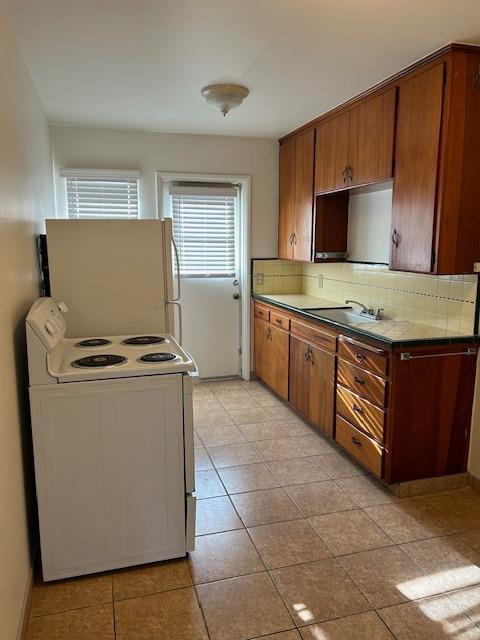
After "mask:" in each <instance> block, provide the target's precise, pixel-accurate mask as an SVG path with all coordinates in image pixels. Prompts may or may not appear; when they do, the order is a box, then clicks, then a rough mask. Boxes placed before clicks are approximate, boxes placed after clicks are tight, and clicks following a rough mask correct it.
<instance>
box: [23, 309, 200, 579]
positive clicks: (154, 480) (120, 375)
mask: <svg viewBox="0 0 480 640" xmlns="http://www.w3.org/2000/svg"><path fill="white" fill-rule="evenodd" d="M62 308H63V310H64V311H66V308H65V307H64V306H63V307H62V304H61V303H60V304H57V303H56V302H55V301H53V300H52V299H51V298H41V299H40V300H37V302H35V304H34V305H33V306H32V308H31V310H30V312H29V314H28V316H27V321H26V331H27V350H28V366H29V380H30V404H31V416H32V434H33V444H34V457H35V476H36V485H37V498H38V508H39V521H40V538H41V550H42V568H43V577H44V579H45V580H55V579H58V578H65V577H70V576H76V575H82V574H86V573H92V572H97V571H104V570H108V569H114V568H118V567H125V566H131V565H135V564H141V563H146V562H153V561H157V560H165V559H168V558H175V557H181V556H184V555H185V554H186V552H187V551H189V550H192V549H193V544H194V535H195V497H194V496H193V495H192V494H193V492H194V489H195V486H194V459H193V453H194V448H193V447H194V444H193V408H192V390H193V381H194V380H195V377H196V375H197V373H196V365H195V362H194V361H193V359H192V358H191V357H190V356H189V354H188V353H186V352H185V351H184V350H183V349H182V348H181V347H180V345H179V344H177V342H176V341H175V340H174V338H173V337H172V336H171V335H168V334H148V335H135V336H131V335H120V336H92V337H91V338H78V339H74V338H66V337H65V333H66V322H65V319H64V316H63V313H62Z"/></svg>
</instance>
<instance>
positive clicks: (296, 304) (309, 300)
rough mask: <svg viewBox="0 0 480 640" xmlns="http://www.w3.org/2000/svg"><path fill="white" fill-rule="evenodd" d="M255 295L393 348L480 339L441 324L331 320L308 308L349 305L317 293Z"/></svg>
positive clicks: (259, 298)
mask: <svg viewBox="0 0 480 640" xmlns="http://www.w3.org/2000/svg"><path fill="white" fill-rule="evenodd" d="M253 298H254V299H255V300H258V301H263V302H266V303H268V304H272V305H274V306H276V307H280V308H283V309H287V310H288V311H294V312H295V313H298V314H299V315H300V316H302V317H303V318H305V319H308V320H314V321H316V322H320V323H323V324H326V325H330V326H332V327H333V328H336V329H341V330H343V331H347V332H348V333H350V334H352V335H354V336H355V335H357V336H365V337H366V338H373V339H374V340H376V341H378V342H381V343H383V344H386V345H388V346H390V347H406V346H421V345H427V344H454V343H457V342H472V343H476V342H478V341H479V336H476V335H473V334H470V335H463V334H460V333H455V332H453V331H447V330H446V329H440V328H438V327H431V326H429V325H426V324H419V323H415V322H409V321H408V320H388V319H385V320H379V321H378V322H375V324H373V323H372V322H362V321H361V320H360V321H359V322H357V323H355V324H343V323H340V322H335V321H333V320H330V319H327V318H325V319H323V318H319V317H318V316H315V315H313V314H310V313H308V311H306V309H345V308H349V307H348V305H342V304H339V303H336V302H332V301H331V300H323V299H322V298H316V297H314V296H307V295H304V294H291V295H287V294H285V295H275V294H269V295H260V294H253Z"/></svg>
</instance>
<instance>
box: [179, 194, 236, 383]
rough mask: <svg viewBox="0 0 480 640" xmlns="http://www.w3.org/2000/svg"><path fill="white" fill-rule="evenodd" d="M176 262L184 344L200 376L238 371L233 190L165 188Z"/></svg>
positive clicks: (216, 376)
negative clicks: (167, 189)
mask: <svg viewBox="0 0 480 640" xmlns="http://www.w3.org/2000/svg"><path fill="white" fill-rule="evenodd" d="M169 190H170V194H169V199H168V200H169V205H170V212H171V215H172V217H173V236H174V239H175V242H176V245H177V249H178V254H179V263H180V284H181V296H180V304H181V307H182V325H183V326H182V329H183V331H182V333H183V340H182V343H183V346H184V348H185V349H186V350H187V351H188V352H189V353H191V355H192V356H193V358H194V359H195V362H196V363H197V365H198V369H199V373H200V377H201V378H228V377H238V376H239V375H240V373H241V364H240V354H241V349H240V345H241V333H240V332H241V326H240V318H241V304H242V301H241V299H240V294H239V285H240V278H241V276H240V273H239V244H240V242H239V217H240V215H241V212H240V197H239V189H238V188H237V187H231V186H227V187H222V186H220V187H218V186H217V185H214V186H212V187H210V186H209V185H208V184H207V185H204V186H201V187H198V186H196V185H195V186H189V184H184V183H182V185H181V186H178V187H173V186H170V189H169Z"/></svg>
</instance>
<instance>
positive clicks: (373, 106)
mask: <svg viewBox="0 0 480 640" xmlns="http://www.w3.org/2000/svg"><path fill="white" fill-rule="evenodd" d="M395 96H396V89H395V88H393V89H390V90H389V91H386V92H385V93H382V94H381V95H379V96H377V97H376V98H372V99H371V100H368V101H367V102H363V103H362V104H360V105H359V106H358V107H356V108H355V109H353V110H352V111H351V121H350V154H349V155H350V158H349V160H350V166H351V176H352V177H351V181H350V185H351V186H356V185H360V184H367V183H369V182H378V181H380V180H387V179H388V178H391V177H392V173H393V172H392V169H393V136H394V130H395Z"/></svg>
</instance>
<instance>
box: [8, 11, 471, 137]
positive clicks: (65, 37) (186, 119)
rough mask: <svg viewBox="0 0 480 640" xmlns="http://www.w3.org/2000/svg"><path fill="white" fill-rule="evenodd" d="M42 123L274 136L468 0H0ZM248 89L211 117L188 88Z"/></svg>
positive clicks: (447, 24) (448, 30)
mask: <svg viewBox="0 0 480 640" xmlns="http://www.w3.org/2000/svg"><path fill="white" fill-rule="evenodd" d="M6 1H7V4H8V6H9V9H10V13H11V16H12V19H13V22H14V26H15V29H16V32H17V35H18V39H19V42H20V46H21V48H22V50H23V53H24V55H25V58H26V60H27V63H28V65H29V68H30V71H31V74H32V77H33V79H34V82H35V84H36V86H37V89H38V92H39V94H40V97H41V99H42V101H43V103H44V105H45V108H46V111H47V113H48V116H49V118H50V119H51V121H52V122H55V123H64V124H82V125H92V126H102V127H121V128H133V129H143V130H155V131H172V132H191V133H212V134H227V135H240V136H264V137H277V136H279V135H281V134H283V133H286V132H287V131H289V130H291V129H293V128H295V127H296V126H298V125H300V124H302V123H304V122H305V121H307V120H309V119H311V118H312V117H314V116H316V115H318V114H320V113H323V112H325V111H326V110H328V109H329V108H331V107H333V106H335V105H336V104H338V103H340V102H343V101H344V100H346V99H348V98H350V97H351V96H352V95H354V94H356V93H358V92H359V91H361V90H362V89H365V88H367V87H368V86H370V85H371V84H373V83H375V82H377V81H379V80H381V79H382V78H384V77H386V76H388V75H390V74H391V73H393V72H395V71H397V70H398V69H400V68H402V67H404V66H406V65H408V64H409V63H411V62H413V61H415V60H416V59H418V58H420V57H422V56H424V55H425V54H427V53H429V52H431V51H433V50H434V49H437V48H439V47H441V46H442V45H444V44H446V43H448V42H450V41H453V40H457V41H463V42H478V43H480V0H361V1H360V0H6ZM222 81H226V82H238V83H241V84H244V85H246V86H247V87H248V88H249V89H250V91H251V94H250V96H249V97H248V98H247V100H246V101H245V102H244V104H243V105H242V106H241V107H240V108H238V109H235V110H234V111H232V112H231V113H230V114H229V115H228V116H227V117H226V118H225V119H224V118H223V117H222V116H221V114H220V113H219V112H218V111H215V110H213V109H212V108H211V107H209V106H208V105H207V104H206V102H205V101H204V100H203V98H202V97H201V96H200V89H201V88H202V87H203V86H204V85H206V84H210V83H214V82H222Z"/></svg>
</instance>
